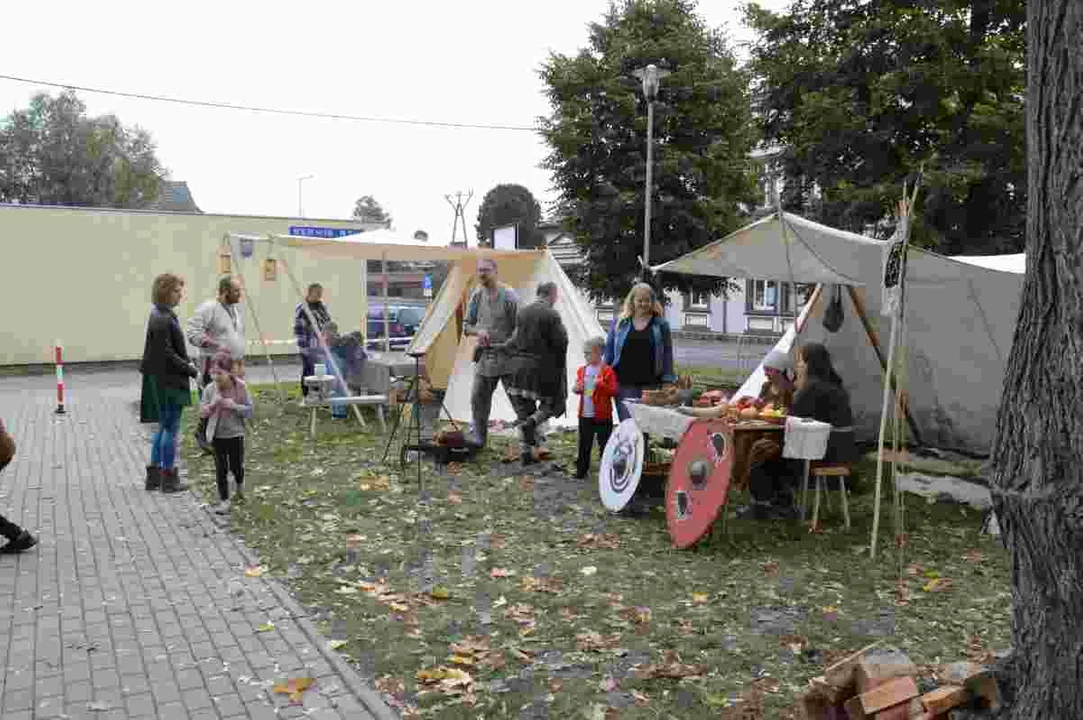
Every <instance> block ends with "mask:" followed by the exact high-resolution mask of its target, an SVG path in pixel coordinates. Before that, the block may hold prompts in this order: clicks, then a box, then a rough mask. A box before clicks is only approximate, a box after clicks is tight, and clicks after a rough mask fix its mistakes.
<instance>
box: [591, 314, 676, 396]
mask: <svg viewBox="0 0 1083 720" xmlns="http://www.w3.org/2000/svg"><path fill="white" fill-rule="evenodd" d="M647 328H648V329H649V330H650V338H651V355H653V357H654V374H655V376H656V377H660V378H661V379H662V380H661V381H662V382H663V383H675V382H677V375H676V374H675V373H674V372H673V336H672V335H671V334H670V331H669V323H668V322H666V319H665V318H662V317H657V316H656V317H654V318H651V322H650V325H648V326H647ZM631 331H632V319H631V318H624V319H623V320H619V321H618V320H616V319H614V320H613V324H612V325H610V326H609V333H608V334H607V335H606V337H605V362H606V365H610V366H612V367H613V368H616V367H617V365H619V364H620V353H621V350H622V349H623V348H624V341H625V340H627V339H628V333H630V332H631Z"/></svg>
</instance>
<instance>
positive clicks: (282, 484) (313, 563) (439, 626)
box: [185, 388, 1010, 718]
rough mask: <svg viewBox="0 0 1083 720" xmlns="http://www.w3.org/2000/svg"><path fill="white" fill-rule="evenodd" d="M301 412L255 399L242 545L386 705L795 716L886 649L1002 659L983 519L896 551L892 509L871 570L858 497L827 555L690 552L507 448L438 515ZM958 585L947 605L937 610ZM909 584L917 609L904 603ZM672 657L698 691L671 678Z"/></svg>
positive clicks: (435, 481)
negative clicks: (830, 677)
mask: <svg viewBox="0 0 1083 720" xmlns="http://www.w3.org/2000/svg"><path fill="white" fill-rule="evenodd" d="M293 392H294V394H291V399H292V402H291V403H290V404H289V405H287V406H286V407H284V408H277V407H276V400H275V396H274V394H273V393H272V392H270V391H269V390H268V389H266V388H256V389H255V395H256V408H257V411H256V412H257V418H258V419H257V420H256V422H255V433H251V432H250V433H249V438H248V448H247V458H248V460H247V473H248V478H249V482H248V483H247V485H248V498H247V499H246V501H245V503H244V504H243V505H240V504H239V505H237V506H236V507H235V509H234V511H233V516H232V520H231V525H232V530H233V531H234V532H236V533H239V534H240V535H242V536H243V537H244V539H245V541H246V542H247V543H248V544H249V545H250V546H252V547H254V548H255V549H256V550H257V551H258V552H259V553H260V556H261V558H262V562H263V563H264V564H265V566H266V568H267V572H268V573H269V574H273V575H276V576H279V577H280V578H282V579H283V580H284V582H286V583H287V584H288V585H289V587H290V588H291V589H292V591H293V592H294V593H295V595H296V596H297V597H298V598H299V599H300V600H301V602H302V603H303V604H304V605H305V606H306V607H308V608H309V609H310V611H311V612H313V613H314V614H315V615H316V617H317V619H318V620H319V621H320V623H321V628H322V629H323V631H324V632H326V633H327V634H328V636H329V637H330V638H332V639H333V642H334V646H335V647H338V649H339V652H341V653H343V654H344V655H346V656H347V657H348V658H350V659H352V660H353V661H354V662H355V663H357V664H358V665H359V666H361V667H363V668H365V667H367V668H368V669H369V670H370V671H371V670H373V669H374V672H373V674H374V676H375V683H376V686H377V687H378V688H379V689H380V690H381V691H383V692H385V693H386V694H387V697H389V698H390V701H391V702H392V704H402V703H403V702H404V700H406V701H409V700H410V699H411V698H412V696H411V695H409V693H411V692H414V691H422V692H421V694H420V695H418V696H417V698H416V701H417V711H416V712H417V713H418V714H419V715H420V716H422V717H439V718H476V717H487V718H489V717H493V718H496V717H518V716H519V715H520V712H521V709H522V708H523V707H525V706H529V705H531V704H532V703H542V704H545V705H547V706H548V713H549V717H559V718H577V717H581V718H607V717H613V715H612V714H610V715H606V710H607V707H608V706H609V705H614V706H625V707H623V709H621V710H620V717H621V718H688V717H708V716H710V717H717V716H719V714H722V716H724V717H725V716H727V715H726V713H734V712H736V711H737V709H738V708H742V707H743V708H745V709H746V710H747V709H749V708H753V707H755V708H759V710H758V711H757V712H760V713H762V716H763V717H772V718H773V717H789V716H790V715H789V713H790V712H791V711H790V710H789V709H788V708H789V707H790V706H791V705H792V703H793V696H794V693H795V692H798V691H800V690H801V689H802V688H803V687H804V686H805V684H806V682H807V680H808V679H809V678H810V677H812V676H815V675H818V674H820V673H821V672H822V668H823V665H824V664H825V663H827V662H829V661H830V660H831V659H833V658H835V657H837V656H838V655H840V654H841V653H843V652H844V651H847V650H854V649H857V648H859V647H862V646H864V645H866V644H868V643H870V642H872V641H873V640H874V639H878V638H879V637H881V636H882V635H883V634H884V633H887V634H888V635H889V637H888V640H887V642H888V643H889V644H892V645H896V646H898V647H901V648H903V649H904V650H906V651H907V652H908V653H909V654H910V656H911V658H912V659H913V660H914V661H915V662H917V663H919V664H921V663H933V662H939V661H943V662H949V661H954V660H959V659H963V658H965V657H966V655H967V652H968V649H969V650H970V651H971V652H973V651H974V650H975V649H976V648H979V647H985V648H1001V647H1006V646H1007V644H1008V639H1009V605H1010V602H1009V591H1008V589H1009V576H1008V558H1007V554H1006V553H1005V551H1003V550H1002V549H1001V548H1000V547H999V546H998V545H997V544H995V543H994V542H993V541H992V540H990V539H989V538H987V537H984V536H981V535H979V526H980V516H979V514H978V513H977V512H975V511H972V510H969V509H967V508H964V507H961V506H957V505H940V504H929V503H927V502H926V501H925V500H924V499H920V498H915V497H907V499H906V504H905V526H906V530H907V531H908V533H909V543H908V545H907V546H906V547H903V548H896V547H895V543H894V537H895V531H894V528H893V526H892V506H891V502H890V498H889V499H888V500H887V501H886V502H885V507H884V511H885V513H884V518H883V522H882V528H883V532H882V537H881V538H880V547H881V548H882V551H881V552H882V555H881V557H880V558H879V559H878V560H877V561H875V562H873V561H870V560H869V559H868V553H867V549H866V546H867V544H868V541H869V528H870V525H871V516H872V512H871V496H870V495H861V494H858V495H855V496H853V498H852V503H851V513H852V516H853V518H854V527H853V529H852V530H850V531H846V530H845V529H844V528H843V526H842V521H841V518H840V517H838V513H837V508H836V504H835V500H834V498H831V500H830V502H829V503H828V504H829V505H830V507H831V509H832V510H836V512H832V513H828V515H827V517H826V518H825V520H824V531H823V533H822V534H810V533H808V532H807V530H806V528H805V527H803V526H801V525H799V524H797V523H792V524H790V523H768V522H748V521H737V520H734V519H728V520H727V521H726V523H725V525H724V527H722V526H721V525H720V526H719V529H718V531H717V532H715V534H714V535H713V536H712V537H711V538H709V539H708V540H707V541H706V542H704V543H701V544H700V545H699V546H697V547H695V548H693V549H691V550H685V551H677V550H674V549H673V548H672V546H671V545H670V541H669V536H668V533H667V531H666V524H665V514H664V511H663V510H662V508H661V507H656V508H654V509H653V510H651V511H650V512H648V513H647V514H645V515H641V516H636V517H630V516H613V515H610V514H608V513H607V512H605V510H604V508H602V506H601V504H600V502H599V501H598V497H597V489H596V485H595V484H594V483H592V482H576V481H574V480H570V479H568V478H566V477H563V476H560V475H559V474H554V475H549V476H537V477H530V476H525V475H521V474H520V473H518V472H516V471H515V470H514V468H515V467H516V466H514V465H503V464H502V463H500V457H499V455H500V454H501V452H502V450H503V446H504V444H505V443H506V442H508V441H506V440H504V439H502V438H494V439H493V440H492V441H491V443H490V445H491V448H490V450H489V451H487V452H486V453H484V454H483V455H482V456H481V457H480V458H479V459H478V461H477V462H475V463H471V464H468V465H466V466H464V467H462V468H461V471H459V472H458V474H454V473H455V469H454V468H452V469H451V472H444V473H437V472H436V471H434V469H433V468H432V466H431V465H429V466H428V467H426V468H425V470H424V476H423V479H424V483H425V488H426V490H427V491H428V492H429V493H430V494H431V501H429V502H427V503H420V502H419V495H418V488H417V487H416V485H417V480H416V475H415V474H414V473H405V474H402V473H400V472H399V471H398V468H397V466H396V467H395V468H393V469H388V468H386V467H383V466H381V465H379V464H378V463H379V461H380V456H381V455H382V452H383V443H384V442H385V438H384V437H382V436H379V435H378V434H376V433H374V432H373V433H369V432H360V431H359V429H358V426H357V424H356V421H355V420H353V419H352V418H351V419H350V420H348V421H338V422H332V421H331V420H330V419H329V418H328V416H327V414H326V411H324V415H323V416H322V417H321V419H320V430H319V438H318V440H317V441H316V442H313V441H311V440H310V439H309V438H308V436H307V427H308V426H307V416H306V415H305V411H302V410H301V409H300V408H299V407H297V405H296V394H295V393H296V391H293ZM186 422H187V423H188V424H189V425H191V423H192V422H194V417H193V416H192V414H188V417H187V419H186ZM187 436H188V433H185V437H187ZM574 445H575V436H574V434H567V435H554V436H553V437H551V439H550V447H551V449H552V450H553V451H554V455H555V457H556V458H557V460H558V461H560V462H563V463H564V464H565V465H567V466H570V465H571V463H572V458H573V454H574ZM185 452H186V457H187V462H188V467H189V476H190V478H189V479H190V482H192V483H193V484H194V485H195V487H196V490H197V491H199V492H202V493H203V494H204V495H205V496H206V497H207V499H208V500H210V499H211V498H212V497H213V494H214V490H213V488H214V469H213V461H212V460H211V459H209V458H205V457H203V456H201V455H199V454H198V453H195V452H193V451H192V449H191V448H187V447H186V450H185ZM393 454H394V453H393ZM863 470H864V472H866V473H867V472H868V466H867V463H866V465H864V466H863ZM415 472H416V471H415ZM866 484H867V483H866ZM731 501H732V502H735V503H736V502H741V501H742V498H740V497H734V498H731ZM425 519H427V520H428V521H429V522H430V523H431V526H430V525H429V524H427V523H425V522H422V520H425ZM351 535H356V536H361V538H363V539H362V540H361V541H360V542H361V548H360V553H359V557H357V558H349V557H348V550H347V547H346V538H347V537H348V536H351ZM427 553H428V554H431V557H430V559H431V564H430V569H429V570H426V569H425V567H426V563H425V562H424V560H425V555H426V554H427ZM471 564H473V568H470V567H469V566H470V565H471ZM418 568H420V569H421V571H420V572H415V570H416V569H418ZM471 569H472V570H473V572H472V573H471V572H470V570H471ZM430 574H431V578H429V579H428V580H426V578H425V576H426V575H430ZM539 578H540V579H539ZM948 578H950V581H951V582H950V588H948V589H946V590H942V591H936V590H938V589H942V588H943V587H944V586H945V585H947V581H946V579H948ZM933 581H936V585H932V586H930V585H927V584H928V583H931V582H933ZM900 584H901V586H902V587H905V588H906V590H905V592H906V593H907V594H908V596H909V597H908V603H907V604H898V603H897V599H898V598H899V597H900V596H899V595H898V593H899V592H900V590H899V589H898V588H899V586H900ZM923 586H925V587H928V588H929V591H926V590H924V589H923ZM937 586H939V587H937ZM479 594H483V595H487V601H486V599H485V598H484V597H482V598H481V600H480V601H479ZM479 612H480V613H481V614H482V617H481V618H480V619H484V620H488V619H491V625H490V626H489V628H490V631H491V632H490V637H489V639H488V645H487V647H486V646H485V644H484V642H483V641H480V640H478V639H477V638H476V637H474V636H476V635H478V627H479ZM485 613H488V614H489V616H490V618H485V617H483V616H484V614H485ZM452 643H458V645H457V646H456V648H455V649H457V650H458V651H459V653H458V654H456V653H455V652H453V651H452V648H451V644H452ZM667 651H676V653H677V657H679V661H680V663H682V664H684V665H687V666H695V665H701V666H702V672H700V671H699V669H692V668H691V667H686V668H683V669H682V668H681V667H676V666H674V665H673V664H672V662H671V663H670V664H669V666H668V667H667V666H666V665H665V661H664V658H665V657H666V652H667ZM455 658H457V660H456V659H455ZM669 659H670V661H674V660H675V658H674V657H673V656H669ZM637 662H638V663H641V666H640V671H641V672H642V671H644V670H645V671H646V673H645V674H646V675H651V674H654V675H657V674H659V673H660V674H662V675H665V674H667V672H666V671H667V670H668V671H670V672H669V673H668V674H672V675H681V674H682V670H684V671H690V672H693V673H694V675H693V676H690V677H684V678H667V677H653V678H652V677H639V676H638V675H637V674H636V673H635V672H632V671H631V670H630V666H632V665H633V664H635V663H637ZM447 669H455V670H458V671H461V672H462V673H464V674H465V676H462V675H456V674H455V673H450V676H449V673H448V672H447ZM419 671H430V674H429V677H430V679H429V680H427V681H422V680H418V672H419ZM651 671H654V672H653V673H652V672H651ZM423 677H425V676H424V673H423ZM441 677H443V679H442V680H441V679H440V678H441ZM441 683H443V685H441ZM426 690H428V692H426ZM464 700H466V701H467V702H464ZM470 702H473V704H472V705H471V704H469V703H470ZM750 716H751V717H754V716H756V714H755V713H753V714H752V715H750Z"/></svg>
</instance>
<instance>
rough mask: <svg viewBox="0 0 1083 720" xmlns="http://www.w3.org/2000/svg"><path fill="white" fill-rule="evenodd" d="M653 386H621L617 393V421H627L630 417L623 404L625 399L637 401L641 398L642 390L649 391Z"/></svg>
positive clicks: (630, 414)
mask: <svg viewBox="0 0 1083 720" xmlns="http://www.w3.org/2000/svg"><path fill="white" fill-rule="evenodd" d="M653 387H655V386H653V385H621V386H620V390H619V391H618V392H617V419H619V420H627V419H628V418H630V417H632V413H631V412H630V411H629V410H628V407H627V406H626V405H625V404H624V401H625V399H627V398H632V399H634V400H638V399H639V398H641V397H643V391H644V390H650V389H651V388H653Z"/></svg>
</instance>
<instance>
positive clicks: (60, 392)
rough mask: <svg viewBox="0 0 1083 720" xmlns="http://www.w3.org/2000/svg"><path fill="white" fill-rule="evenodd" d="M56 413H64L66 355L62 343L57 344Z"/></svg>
mask: <svg viewBox="0 0 1083 720" xmlns="http://www.w3.org/2000/svg"><path fill="white" fill-rule="evenodd" d="M56 414H57V415H64V414H65V413H64V357H63V350H62V348H61V347H60V343H57V345H56Z"/></svg>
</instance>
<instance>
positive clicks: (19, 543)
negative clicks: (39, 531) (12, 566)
mask: <svg viewBox="0 0 1083 720" xmlns="http://www.w3.org/2000/svg"><path fill="white" fill-rule="evenodd" d="M37 544H38V539H37V538H36V537H34V536H33V535H31V534H30V533H28V532H27V531H26V530H23V531H22V532H20V533H19V534H18V535H17V536H15V537H13V538H11V539H10V540H8V542H7V544H6V545H4V547H0V555H14V554H15V553H21V552H22V551H24V550H29V549H30V548H32V547H34V546H35V545H37Z"/></svg>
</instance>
